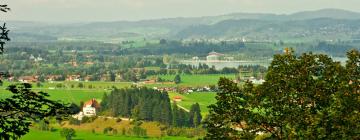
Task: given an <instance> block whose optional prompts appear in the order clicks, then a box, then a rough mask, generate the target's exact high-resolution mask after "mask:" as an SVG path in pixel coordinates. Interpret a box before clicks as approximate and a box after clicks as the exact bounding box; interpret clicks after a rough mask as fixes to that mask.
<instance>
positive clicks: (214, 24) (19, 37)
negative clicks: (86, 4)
mask: <svg viewBox="0 0 360 140" xmlns="http://www.w3.org/2000/svg"><path fill="white" fill-rule="evenodd" d="M359 20H360V13H357V12H351V11H346V10H339V9H322V10H317V11H304V12H298V13H294V14H289V15H277V14H263V13H232V14H227V15H220V16H208V17H191V18H181V17H180V18H168V19H151V20H141V21H118V22H94V23H74V24H49V23H36V22H26V21H23V22H18V21H10V22H8V26H9V27H10V28H11V29H12V32H13V33H14V34H13V38H14V40H15V41H23V40H25V41H48V40H98V41H109V40H115V41H120V40H129V39H139V38H149V39H160V38H170V39H194V38H195V39H196V38H207V39H209V38H247V39H248V40H262V41H275V40H296V39H298V38H300V39H304V40H308V39H319V40H334V39H357V38H358V37H359V36H360V31H359V30H360V29H359V27H360V26H359ZM320 36H321V37H320Z"/></svg>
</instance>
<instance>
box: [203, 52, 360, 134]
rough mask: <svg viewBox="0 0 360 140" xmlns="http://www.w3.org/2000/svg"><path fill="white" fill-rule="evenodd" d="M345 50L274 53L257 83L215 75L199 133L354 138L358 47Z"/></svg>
mask: <svg viewBox="0 0 360 140" xmlns="http://www.w3.org/2000/svg"><path fill="white" fill-rule="evenodd" d="M347 55H348V61H347V62H346V65H345V66H342V65H341V64H340V62H334V61H333V60H332V59H331V58H330V57H328V56H326V55H321V54H319V55H315V54H311V53H310V54H303V55H301V56H299V57H296V56H295V55H293V54H292V53H286V54H282V55H275V56H274V60H273V62H272V63H271V65H270V67H269V70H268V73H267V75H266V78H265V79H266V82H265V83H263V84H262V85H259V86H254V85H252V84H251V83H247V84H245V86H244V87H243V88H240V87H239V86H238V85H237V84H236V83H233V82H232V81H231V80H229V79H226V78H221V79H220V81H219V90H220V92H219V93H218V94H217V97H216V99H217V103H216V104H214V105H211V106H210V107H209V108H210V114H209V116H208V119H207V120H206V121H205V125H206V127H207V130H208V134H207V135H206V137H205V139H248V138H254V137H255V136H256V135H258V134H267V135H270V137H271V138H275V139H360V123H359V122H360V118H359V116H360V52H359V51H357V50H352V51H350V52H348V54H347Z"/></svg>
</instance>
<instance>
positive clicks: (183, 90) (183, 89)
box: [153, 86, 215, 93]
mask: <svg viewBox="0 0 360 140" xmlns="http://www.w3.org/2000/svg"><path fill="white" fill-rule="evenodd" d="M153 89H154V90H159V91H164V92H165V91H166V92H179V93H193V92H213V91H215V89H211V88H210V87H208V86H204V87H153Z"/></svg>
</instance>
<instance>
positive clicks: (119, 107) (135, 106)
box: [101, 87, 172, 124]
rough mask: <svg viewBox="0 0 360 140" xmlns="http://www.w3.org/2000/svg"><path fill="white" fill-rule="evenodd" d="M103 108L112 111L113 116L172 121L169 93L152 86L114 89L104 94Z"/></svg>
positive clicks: (164, 121)
mask: <svg viewBox="0 0 360 140" xmlns="http://www.w3.org/2000/svg"><path fill="white" fill-rule="evenodd" d="M101 108H102V111H103V112H105V111H110V112H111V115H113V116H123V117H132V118H133V119H135V120H146V121H158V122H161V123H164V124H171V121H172V119H171V118H172V114H171V107H170V99H169V96H168V94H167V93H166V92H160V91H157V90H153V89H150V88H136V87H133V88H126V89H114V90H113V91H112V92H111V93H110V94H104V97H103V100H102V103H101Z"/></svg>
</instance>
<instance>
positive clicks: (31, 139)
mask: <svg viewBox="0 0 360 140" xmlns="http://www.w3.org/2000/svg"><path fill="white" fill-rule="evenodd" d="M73 139H74V140H143V139H155V138H138V137H127V136H110V135H104V134H96V133H95V134H93V133H90V132H81V131H80V132H78V131H76V137H74V138H73ZM162 139H163V140H187V139H188V138H183V137H164V138H162ZM21 140H65V138H62V137H60V132H59V131H55V132H48V131H39V130H33V129H32V130H31V131H30V133H28V134H27V135H25V136H24V137H22V138H21Z"/></svg>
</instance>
